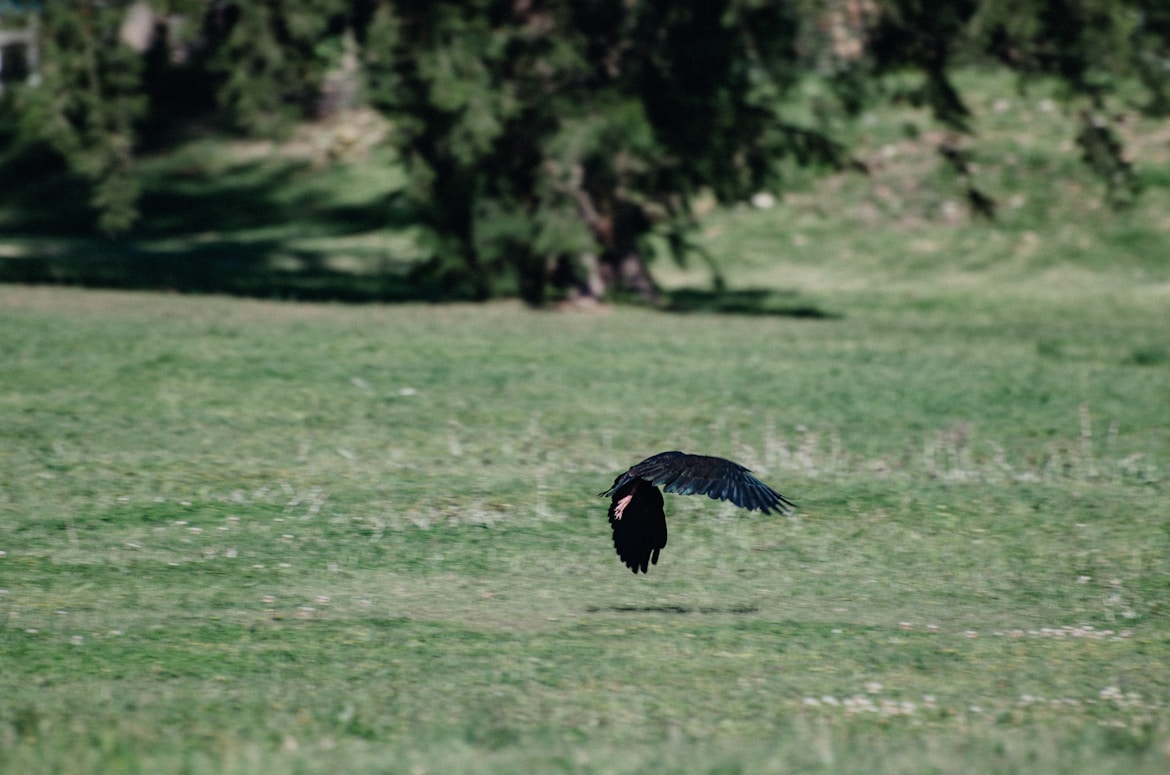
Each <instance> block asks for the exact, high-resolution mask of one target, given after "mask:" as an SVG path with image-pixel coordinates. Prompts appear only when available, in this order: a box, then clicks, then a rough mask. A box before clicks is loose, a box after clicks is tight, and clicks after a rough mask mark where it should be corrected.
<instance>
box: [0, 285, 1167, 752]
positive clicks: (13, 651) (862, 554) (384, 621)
mask: <svg viewBox="0 0 1170 775" xmlns="http://www.w3.org/2000/svg"><path fill="white" fill-rule="evenodd" d="M1134 292H1135V298H1137V299H1139V300H1140V299H1142V298H1148V297H1146V296H1143V294H1146V293H1149V292H1150V291H1148V289H1146V290H1143V289H1141V288H1135V289H1134ZM901 293H902V292H901V291H899V292H895V293H891V294H890V295H889V296H888V297H887V299H886V300H887V302H888V303H886V304H882V303H880V302H881V293H880V289H874V290H870V291H867V292H860V291H857V290H850V289H849V288H845V289H840V290H837V291H834V290H832V289H830V288H821V289H819V290H818V291H817V295H818V299H819V301H820V303H822V304H824V305H825V306H827V307H829V308H831V309H833V310H835V311H837V312H838V313H839V317H835V318H828V319H804V318H785V317H768V316H762V317H759V316H756V317H748V318H743V317H717V316H709V315H671V314H663V313H653V312H647V311H641V310H628V309H619V310H613V311H610V312H609V313H608V314H600V315H598V314H579V313H570V314H551V313H532V312H528V311H525V310H524V309H522V308H521V307H520V306H518V305H514V304H501V305H487V306H449V307H424V306H398V307H345V306H330V305H295V304H280V303H266V302H247V301H232V300H227V299H221V298H214V297H207V298H190V297H176V296H166V295H162V296H158V295H141V294H139V295H135V294H109V293H87V292H83V291H76V290H53V289H28V288H14V287H9V288H6V289H0V310H2V311H3V312H2V315H3V329H2V330H3V331H4V336H3V338H2V339H0V342H2V343H3V344H2V346H3V357H4V362H5V364H6V369H5V371H4V376H3V379H4V386H5V389H4V393H3V399H2V401H3V403H2V405H0V412H2V413H3V417H4V423H3V426H2V427H3V433H4V444H3V448H2V449H3V451H2V452H0V455H2V457H3V460H2V466H0V472H2V473H0V487H2V489H0V493H2V497H0V511H2V513H3V519H2V520H0V551H2V552H3V555H2V556H0V590H2V591H0V617H2V618H0V621H2V623H3V627H2V628H0V646H2V648H3V651H4V655H5V669H4V671H3V673H2V675H0V682H2V686H0V689H2V690H3V696H4V698H5V702H4V705H3V709H2V710H0V746H2V747H0V756H2V757H3V758H2V759H0V762H3V763H4V765H5V769H13V770H14V771H22V772H39V771H53V770H61V769H67V770H69V771H71V772H86V771H90V772H104V771H109V770H111V769H117V768H118V767H129V768H134V767H137V768H141V769H143V770H156V771H157V770H175V769H186V770H188V771H194V772H266V771H270V772H283V771H288V770H290V769H297V768H300V769H301V770H303V771H306V772H326V771H336V768H337V767H338V766H341V767H342V768H344V769H349V770H358V771H391V772H397V771H406V769H409V768H415V769H418V770H420V771H421V770H425V771H438V770H444V769H454V770H460V771H484V772H507V771H514V770H515V768H516V767H527V768H529V769H533V770H534V771H550V770H551V771H559V770H563V771H583V772H594V771H596V772H602V771H615V772H641V771H645V770H646V768H647V767H653V766H654V764H653V763H654V762H659V763H660V764H662V767H663V769H664V770H666V771H670V770H674V771H678V772H694V771H720V770H722V769H728V768H731V769H734V768H736V767H742V768H745V769H757V768H758V769H769V768H771V769H785V768H793V767H803V768H806V769H809V770H812V771H838V770H840V771H858V770H860V769H866V770H867V771H877V772H905V771H908V770H910V771H917V770H924V769H929V768H931V767H933V768H936V769H942V770H944V771H963V770H965V769H966V768H967V766H968V765H970V766H973V767H976V768H978V769H993V768H995V767H999V766H1002V767H1022V766H1024V765H1025V763H1027V766H1028V767H1029V768H1030V769H1032V771H1040V772H1068V771H1071V770H1073V769H1078V768H1079V769H1081V770H1082V771H1094V772H1097V771H1110V770H1111V769H1112V770H1113V771H1136V772H1141V771H1146V772H1160V771H1162V770H1163V769H1164V767H1165V764H1166V753H1165V746H1166V744H1167V741H1168V740H1167V735H1166V720H1167V708H1166V706H1167V702H1168V701H1170V671H1166V669H1165V667H1164V665H1165V664H1166V662H1167V659H1168V657H1170V653H1168V652H1167V648H1168V644H1170V639H1168V637H1167V630H1166V628H1165V627H1164V626H1163V618H1164V616H1163V614H1164V611H1165V606H1166V592H1167V586H1166V578H1167V574H1168V573H1170V568H1168V567H1167V556H1168V553H1167V549H1168V544H1167V542H1168V540H1170V533H1167V531H1166V528H1165V525H1164V522H1165V520H1164V509H1163V507H1162V503H1163V501H1164V486H1165V476H1166V465H1167V459H1168V457H1170V455H1168V450H1167V436H1166V426H1165V423H1164V417H1163V414H1164V411H1163V397H1164V396H1165V395H1166V394H1167V393H1166V389H1167V387H1168V385H1167V382H1168V380H1170V372H1168V371H1167V365H1166V363H1165V362H1164V361H1158V360H1156V359H1154V360H1152V361H1151V360H1147V361H1144V362H1140V363H1139V362H1137V361H1135V360H1134V359H1133V357H1132V353H1133V352H1135V351H1138V350H1139V349H1140V348H1143V347H1148V346H1149V343H1152V342H1157V341H1161V339H1160V337H1161V336H1162V333H1161V332H1163V331H1164V330H1166V329H1165V325H1166V321H1165V319H1164V317H1159V316H1158V315H1157V314H1156V310H1155V309H1154V308H1152V307H1147V306H1142V304H1143V303H1139V304H1136V305H1134V306H1133V307H1130V308H1126V307H1123V306H1119V305H1115V304H1113V303H1112V302H1111V301H1110V300H1109V298H1108V297H1104V298H1102V299H1093V297H1089V296H1084V295H1082V294H1081V293H1079V292H1076V291H1073V292H1070V295H1069V296H1068V297H1067V298H1063V299H1062V298H1061V297H1060V295H1059V294H1053V295H1046V294H1043V293H1040V294H1037V295H1036V296H1034V297H1033V298H1032V299H1031V303H1030V304H1029V305H1027V306H1022V305H1019V304H1017V303H1016V300H1017V299H1018V298H1019V297H1020V296H1021V295H1026V294H1025V290H1023V289H1019V288H1017V289H1015V290H1014V291H1013V293H1012V294H1007V295H1006V296H1004V297H998V296H995V295H987V294H985V293H984V292H982V291H980V290H979V289H978V288H974V289H970V288H968V289H965V290H964V291H963V292H962V293H961V294H957V295H955V294H954V293H953V291H952V290H950V289H949V288H948V287H947V286H946V285H945V284H941V283H926V284H922V285H920V286H919V288H918V292H917V293H916V294H915V295H914V296H913V297H912V298H909V299H906V298H904V297H903V296H902V295H901ZM1074 307H1075V308H1076V309H1075V310H1074V309H1073V308H1074ZM1074 313H1075V314H1074ZM1077 315H1080V316H1082V317H1081V319H1082V320H1084V321H1086V323H1085V324H1083V325H1077V323H1076V320H1077ZM676 447H677V448H682V449H687V450H693V451H703V452H709V453H713V454H722V455H727V456H731V457H734V458H735V459H738V460H741V461H743V462H745V463H747V464H748V465H750V466H751V467H753V468H754V469H755V470H756V471H757V472H758V473H759V474H760V475H761V476H762V478H764V479H765V481H768V482H769V483H771V484H773V485H775V486H776V487H777V488H778V489H780V490H781V491H783V492H784V493H785V494H787V495H789V496H790V497H792V498H793V499H794V500H795V501H796V502H797V503H798V504H799V506H800V510H799V512H798V513H797V514H796V515H795V516H793V517H790V518H783V519H776V518H766V519H765V518H759V517H758V516H754V515H748V514H744V513H742V512H737V511H735V510H734V509H730V508H729V507H726V506H721V505H719V504H714V503H710V502H708V501H706V499H702V500H699V499H688V498H680V497H672V498H671V499H670V500H669V501H668V503H667V508H668V513H669V514H670V525H671V528H670V529H671V534H670V543H669V545H668V546H667V548H666V549H665V550H664V552H663V556H662V561H661V562H660V563H659V565H657V566H656V567H654V568H653V569H652V572H651V573H650V574H649V575H648V576H645V577H641V576H639V577H633V576H632V575H631V574H629V573H628V571H626V569H625V568H623V567H622V566H621V565H620V563H619V562H618V560H617V558H616V556H615V555H614V554H613V550H612V547H611V545H610V541H609V536H608V528H607V525H606V523H605V516H604V515H605V510H604V502H603V501H602V500H600V499H598V498H596V497H595V493H597V492H599V491H600V490H602V489H604V488H605V487H606V486H607V485H608V484H609V482H610V481H611V480H612V478H613V476H614V475H615V474H616V473H617V472H619V471H620V470H622V469H623V468H624V467H625V466H627V465H629V464H630V463H631V462H633V461H636V460H637V459H639V458H640V457H641V456H643V455H645V454H648V453H650V452H654V451H658V450H660V449H667V448H676ZM388 762H393V764H389V763H388ZM339 763H340V764H339Z"/></svg>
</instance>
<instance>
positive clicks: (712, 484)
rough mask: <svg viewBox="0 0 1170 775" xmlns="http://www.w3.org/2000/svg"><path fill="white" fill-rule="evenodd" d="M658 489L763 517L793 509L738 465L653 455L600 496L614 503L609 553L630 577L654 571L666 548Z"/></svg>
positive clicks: (702, 457) (675, 454) (697, 457)
mask: <svg viewBox="0 0 1170 775" xmlns="http://www.w3.org/2000/svg"><path fill="white" fill-rule="evenodd" d="M659 487H661V488H662V489H663V490H665V491H666V492H673V493H678V494H679V495H706V496H707V497H708V498H714V499H715V500H724V501H731V502H732V503H734V504H735V505H736V506H740V507H742V508H745V509H748V510H749V511H750V510H753V509H755V510H758V511H762V512H763V513H765V514H771V513H772V512H775V513H777V514H786V513H788V512H789V511H791V510H792V509H793V508H794V504H793V503H792V501H790V500H788V499H787V498H785V497H784V496H783V495H781V494H780V493H778V492H776V491H775V490H773V489H772V488H771V487H769V486H768V485H766V484H764V483H763V482H761V481H760V480H759V479H757V478H756V477H754V476H752V474H751V471H749V470H748V469H746V468H744V467H743V466H741V465H740V464H739V463H733V462H732V461H730V460H724V459H723V458H721V457H710V456H708V455H688V454H686V453H683V452H660V453H658V454H657V455H652V456H650V457H648V458H646V459H645V460H643V461H642V462H641V463H638V464H637V465H634V466H632V467H631V468H630V469H629V470H628V471H626V472H625V473H624V474H622V475H621V476H619V477H618V478H617V479H614V480H613V487H610V488H609V489H608V490H606V491H605V492H603V493H599V495H600V496H603V497H604V496H607V495H609V496H612V497H613V502H612V503H610V505H609V524H610V526H611V527H613V547H614V549H616V550H617V554H618V557H620V558H621V560H622V562H624V563H625V564H626V565H627V566H628V567H629V569H630V570H632V571H633V572H634V573H637V572H638V571H642V572H643V573H646V572H647V569H648V568H649V566H650V565H657V564H658V553H659V552H660V551H662V548H663V547H665V546H666V512H664V511H663V509H662V493H661V492H659V491H658V488H659Z"/></svg>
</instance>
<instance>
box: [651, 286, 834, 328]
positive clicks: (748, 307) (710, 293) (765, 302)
mask: <svg viewBox="0 0 1170 775" xmlns="http://www.w3.org/2000/svg"><path fill="white" fill-rule="evenodd" d="M666 297H667V300H666V304H665V309H667V310H669V311H670V312H678V313H721V314H734V315H777V316H781V317H793V318H813V319H817V320H835V319H838V318H840V317H842V316H841V315H840V314H839V313H836V312H829V311H827V310H824V309H822V308H820V307H818V306H816V305H815V304H812V303H810V302H808V301H806V300H802V299H801V298H800V297H799V294H798V293H797V292H795V291H774V290H769V289H766V288H751V289H743V290H726V289H725V290H701V289H698V288H680V289H678V290H674V291H669V292H667V294H666Z"/></svg>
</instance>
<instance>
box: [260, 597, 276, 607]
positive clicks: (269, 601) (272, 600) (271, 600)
mask: <svg viewBox="0 0 1170 775" xmlns="http://www.w3.org/2000/svg"><path fill="white" fill-rule="evenodd" d="M260 602H261V603H264V604H265V605H272V604H273V603H275V602H276V596H275V595H265V596H264V597H262V598H260Z"/></svg>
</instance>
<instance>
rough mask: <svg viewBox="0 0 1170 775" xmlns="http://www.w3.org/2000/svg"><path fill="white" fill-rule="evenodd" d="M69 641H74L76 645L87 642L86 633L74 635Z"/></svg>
mask: <svg viewBox="0 0 1170 775" xmlns="http://www.w3.org/2000/svg"><path fill="white" fill-rule="evenodd" d="M69 642H70V643H72V644H73V645H74V646H80V645H82V644H83V643H85V636H84V635H74V636H73V637H72V638H70V639H69Z"/></svg>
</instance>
